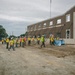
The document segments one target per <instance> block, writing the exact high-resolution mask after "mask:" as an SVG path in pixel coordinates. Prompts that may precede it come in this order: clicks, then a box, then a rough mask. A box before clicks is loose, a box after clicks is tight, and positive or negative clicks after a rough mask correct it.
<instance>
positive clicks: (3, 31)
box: [0, 25, 8, 38]
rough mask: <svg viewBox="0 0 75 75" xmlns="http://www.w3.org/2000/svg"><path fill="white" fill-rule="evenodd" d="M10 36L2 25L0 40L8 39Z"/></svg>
mask: <svg viewBox="0 0 75 75" xmlns="http://www.w3.org/2000/svg"><path fill="white" fill-rule="evenodd" d="M7 36H8V34H7V33H6V30H5V28H3V26H2V25H0V38H4V37H7Z"/></svg>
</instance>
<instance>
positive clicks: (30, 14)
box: [0, 0, 75, 35]
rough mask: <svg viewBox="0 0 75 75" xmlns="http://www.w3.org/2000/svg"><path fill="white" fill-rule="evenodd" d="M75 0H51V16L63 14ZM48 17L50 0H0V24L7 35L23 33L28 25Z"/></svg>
mask: <svg viewBox="0 0 75 75" xmlns="http://www.w3.org/2000/svg"><path fill="white" fill-rule="evenodd" d="M74 5H75V0H52V5H51V11H52V14H51V17H55V16H58V15H62V14H64V13H65V12H66V11H67V10H69V9H70V8H72V7H73V6H74ZM49 18H50V0H0V25H3V27H4V28H5V29H6V31H7V33H8V34H9V35H11V34H12V32H13V34H14V35H20V34H22V33H25V31H26V28H27V26H28V25H31V24H34V23H37V22H40V21H43V20H46V19H49Z"/></svg>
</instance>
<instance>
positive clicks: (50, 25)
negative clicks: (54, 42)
mask: <svg viewBox="0 0 75 75" xmlns="http://www.w3.org/2000/svg"><path fill="white" fill-rule="evenodd" d="M27 32H28V35H29V36H41V35H45V36H46V37H47V38H48V37H49V36H50V34H53V35H54V37H55V38H56V37H59V38H62V39H64V40H65V42H66V43H67V44H75V6H74V7H72V8H71V9H70V10H68V11H67V12H66V13H64V14H63V15H60V16H57V17H54V18H51V19H48V20H45V21H42V22H38V23H36V24H32V25H29V26H28V27H27Z"/></svg>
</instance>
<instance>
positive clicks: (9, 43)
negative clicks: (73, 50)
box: [2, 35, 54, 51]
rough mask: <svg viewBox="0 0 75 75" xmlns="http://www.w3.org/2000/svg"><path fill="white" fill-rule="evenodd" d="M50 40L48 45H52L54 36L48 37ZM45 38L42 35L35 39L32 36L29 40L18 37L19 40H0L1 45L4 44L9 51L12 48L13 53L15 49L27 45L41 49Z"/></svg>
mask: <svg viewBox="0 0 75 75" xmlns="http://www.w3.org/2000/svg"><path fill="white" fill-rule="evenodd" d="M49 39H50V45H54V36H53V35H51V36H50V37H49ZM45 42H46V41H45V36H44V35H42V36H41V37H39V36H38V37H37V38H35V37H34V36H33V37H32V38H31V37H30V36H29V37H20V38H15V39H14V38H6V39H3V40H2V44H3V43H6V49H8V50H9V51H10V49H11V48H12V49H13V50H14V51H15V47H16V48H17V47H25V46H26V45H27V44H28V46H30V45H31V44H33V45H35V44H38V45H40V47H41V48H42V46H44V47H45Z"/></svg>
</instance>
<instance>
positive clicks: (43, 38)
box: [41, 35, 45, 48]
mask: <svg viewBox="0 0 75 75" xmlns="http://www.w3.org/2000/svg"><path fill="white" fill-rule="evenodd" d="M41 43H42V44H41V48H42V46H44V47H45V37H44V35H42V37H41Z"/></svg>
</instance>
